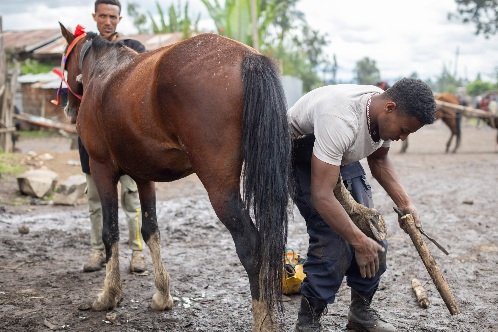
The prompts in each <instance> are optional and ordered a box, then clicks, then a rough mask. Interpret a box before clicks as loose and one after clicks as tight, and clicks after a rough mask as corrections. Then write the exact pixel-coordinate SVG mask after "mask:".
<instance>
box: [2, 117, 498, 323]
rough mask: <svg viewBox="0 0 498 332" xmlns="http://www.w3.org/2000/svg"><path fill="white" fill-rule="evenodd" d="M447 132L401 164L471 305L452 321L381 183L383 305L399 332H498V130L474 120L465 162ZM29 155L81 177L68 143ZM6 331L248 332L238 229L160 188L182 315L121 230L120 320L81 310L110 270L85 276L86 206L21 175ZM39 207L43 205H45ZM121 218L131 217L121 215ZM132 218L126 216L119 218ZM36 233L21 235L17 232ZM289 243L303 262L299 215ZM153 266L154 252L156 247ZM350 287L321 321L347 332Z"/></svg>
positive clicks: (9, 248) (31, 144)
mask: <svg viewBox="0 0 498 332" xmlns="http://www.w3.org/2000/svg"><path fill="white" fill-rule="evenodd" d="M448 135H449V131H448V130H447V128H446V127H444V125H443V124H442V123H440V122H439V123H436V124H435V125H432V126H429V127H427V128H424V129H422V130H421V131H420V132H418V133H417V134H415V135H413V137H411V138H410V144H411V146H410V148H409V150H408V153H407V154H404V155H401V154H399V153H398V152H397V151H399V147H400V145H399V144H398V143H396V144H395V145H394V146H393V148H392V150H393V151H392V152H393V153H392V159H393V161H394V163H395V165H396V167H397V169H398V171H399V173H400V176H401V178H402V182H403V183H404V185H405V187H406V188H407V191H408V192H409V193H410V194H411V195H412V197H413V199H414V201H415V202H416V204H417V205H418V208H419V212H420V213H421V216H422V221H423V223H424V228H425V230H426V231H427V233H429V234H430V235H433V236H434V237H436V238H437V239H438V240H439V242H440V243H441V244H443V246H445V247H446V248H447V249H448V250H449V251H450V255H449V256H445V255H444V254H443V253H442V252H440V251H438V250H437V248H436V247H435V246H433V245H430V249H431V251H432V253H433V254H434V256H435V258H436V260H437V262H438V264H439V265H440V267H441V269H442V270H443V271H444V274H445V276H446V279H447V280H448V282H449V284H450V286H451V288H452V290H453V292H454V294H455V296H456V298H457V300H458V302H459V304H460V308H461V312H462V313H461V314H459V315H457V316H451V315H450V314H449V311H448V310H447V308H446V306H445V304H444V302H443V301H442V299H441V298H440V296H439V294H438V292H437V290H436V288H435V286H434V285H433V284H432V282H431V279H430V277H429V275H428V274H427V272H426V270H425V268H424V266H423V264H422V262H421V261H420V259H419V257H418V255H417V253H416V251H415V249H414V247H413V245H412V244H411V241H410V239H409V237H408V236H407V235H406V234H405V233H404V232H403V231H401V230H400V229H399V227H398V225H397V219H396V216H395V214H394V212H393V211H392V206H393V204H392V202H391V201H390V199H389V198H388V197H387V196H386V195H385V194H384V192H383V191H382V189H381V188H380V187H379V185H378V184H377V183H376V182H375V181H373V180H372V185H373V189H374V200H375V202H376V205H377V208H378V209H379V210H380V211H381V212H382V213H384V215H385V216H386V220H387V224H388V230H389V235H388V240H389V243H390V247H389V253H388V271H387V272H386V273H385V275H384V277H383V279H382V282H381V286H380V290H379V292H378V294H377V296H376V297H375V300H374V306H375V307H376V308H378V310H379V311H380V313H381V314H382V315H383V316H384V317H385V318H386V319H387V320H389V321H390V322H392V323H393V324H395V325H396V326H397V327H398V329H399V330H400V331H477V330H480V331H498V289H497V285H498V225H497V224H498V218H497V212H496V211H497V207H498V204H497V203H498V199H497V197H498V171H497V170H498V149H497V146H496V143H495V140H496V130H492V129H490V128H480V129H476V128H475V127H474V126H473V125H470V124H468V123H467V124H465V125H464V128H463V141H462V145H461V148H460V151H459V152H458V153H457V154H444V153H443V151H444V144H445V141H446V139H447V137H448ZM18 146H19V147H20V148H21V150H22V152H23V153H26V152H28V151H29V150H34V151H36V153H38V154H41V153H44V152H49V153H51V154H52V155H54V156H55V159H54V160H49V161H46V162H45V165H47V166H48V167H49V168H51V169H54V170H56V171H57V172H59V174H60V175H61V176H60V178H61V179H64V178H65V177H67V176H69V175H71V174H78V173H79V172H80V169H79V167H78V166H71V165H68V162H69V163H72V162H71V161H72V160H77V159H78V155H77V152H76V151H69V140H68V139H66V138H61V137H59V138H50V139H37V140H27V139H25V140H22V141H21V142H19V145H18ZM0 184H1V186H0V230H1V232H0V270H1V272H0V330H1V331H4V330H5V331H49V330H68V331H250V330H251V319H252V316H251V310H250V295H249V288H248V282H247V279H246V276H245V272H244V270H243V268H242V267H241V265H240V263H239V260H238V258H237V256H236V254H235V250H234V245H233V242H232V239H231V237H230V235H229V233H228V231H227V230H226V229H225V228H224V226H223V225H222V224H221V223H220V222H219V221H218V220H217V218H216V216H215V214H214V212H213V210H212V208H211V206H210V204H209V201H208V199H207V195H206V193H205V191H204V189H203V188H202V186H201V185H200V183H199V181H198V180H197V179H196V178H195V176H191V177H189V178H187V179H185V180H182V181H178V182H176V183H174V184H160V185H158V201H159V202H158V216H159V220H160V225H159V227H160V231H161V236H162V240H161V241H162V254H163V259H164V261H165V262H166V265H167V268H168V269H169V273H170V275H171V279H172V295H173V296H174V297H175V306H174V309H173V310H171V311H167V312H154V311H152V310H151V309H150V300H151V296H152V294H153V292H154V288H153V277H152V274H151V273H149V274H146V275H134V274H129V273H128V270H127V269H128V260H129V256H130V250H129V249H128V247H127V244H126V240H127V227H126V225H125V223H124V221H123V222H120V225H121V241H122V245H121V252H120V255H121V258H122V259H121V277H122V280H123V287H124V298H123V301H122V302H121V304H120V306H119V307H118V308H116V309H115V310H113V311H111V312H110V313H106V312H91V311H82V310H79V309H78V308H79V307H80V306H81V305H82V304H85V303H87V302H89V301H91V300H93V298H94V297H95V295H96V294H97V292H98V291H99V289H100V288H101V286H102V283H103V277H104V272H103V271H100V272H95V273H83V272H81V268H82V264H83V260H84V258H85V257H86V254H87V253H88V250H89V220H88V213H87V206H86V205H85V204H84V203H83V204H80V205H78V206H75V207H63V206H53V205H32V204H29V203H30V200H28V199H26V198H25V197H22V196H20V195H19V193H18V191H17V186H16V183H15V179H14V178H12V177H3V178H0ZM38 203H40V202H38ZM120 213H121V211H120ZM120 216H121V217H122V215H120ZM21 224H25V225H27V226H28V227H29V229H30V232H29V233H28V234H26V235H21V234H20V233H19V232H18V226H19V225H21ZM288 245H289V246H290V247H292V248H294V249H296V250H298V251H300V252H301V253H303V254H305V252H306V246H307V236H306V232H305V227H304V222H303V221H302V219H301V218H300V217H299V216H298V215H297V214H295V217H294V219H293V220H292V221H291V222H290V225H289V239H288ZM146 259H147V263H148V267H149V268H150V266H151V261H150V256H149V255H148V251H146ZM413 277H417V278H419V279H420V280H421V281H422V282H423V284H424V285H425V287H426V289H427V291H428V293H429V299H430V301H431V305H430V306H429V308H428V309H422V308H420V307H419V306H418V305H417V302H416V301H415V298H414V295H413V292H412V290H411V286H410V282H411V279H412V278H413ZM349 294H350V291H349V289H348V287H347V286H346V285H343V287H341V289H340V291H339V294H338V299H337V302H336V303H335V304H333V305H329V310H328V313H327V314H326V315H325V316H324V318H323V323H324V330H325V331H342V330H344V329H345V324H346V321H347V310H348V305H349V301H348V300H349ZM284 300H285V303H284V307H285V330H286V331H292V329H293V324H294V322H295V319H296V314H297V309H298V304H299V296H290V297H285V299H284Z"/></svg>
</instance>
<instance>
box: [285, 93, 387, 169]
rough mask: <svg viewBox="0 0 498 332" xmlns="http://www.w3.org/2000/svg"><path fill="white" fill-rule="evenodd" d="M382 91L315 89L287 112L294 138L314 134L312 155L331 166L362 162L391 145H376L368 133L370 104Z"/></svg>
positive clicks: (381, 142)
mask: <svg viewBox="0 0 498 332" xmlns="http://www.w3.org/2000/svg"><path fill="white" fill-rule="evenodd" d="M382 92H383V90H382V89H380V88H378V87H376V86H373V85H355V84H338V85H329V86H324V87H321V88H318V89H315V90H313V91H311V92H309V93H307V94H306V95H304V96H303V97H301V98H300V99H299V100H298V101H297V102H296V104H294V106H292V107H291V108H290V109H289V110H288V112H287V116H288V120H289V124H290V126H291V131H292V135H293V137H299V136H302V135H307V134H315V145H314V147H313V154H314V155H315V157H317V158H318V159H320V160H321V161H323V162H326V163H328V164H331V165H336V166H340V165H347V164H350V163H352V162H355V161H359V160H361V159H363V158H365V157H367V156H369V155H370V154H372V153H373V152H374V151H375V150H377V149H378V148H380V147H381V146H383V147H389V145H390V141H383V140H380V141H379V142H374V141H373V140H372V138H371V136H370V134H369V132H368V125H367V112H366V107H367V101H368V99H369V98H371V97H372V96H373V95H375V94H378V93H382Z"/></svg>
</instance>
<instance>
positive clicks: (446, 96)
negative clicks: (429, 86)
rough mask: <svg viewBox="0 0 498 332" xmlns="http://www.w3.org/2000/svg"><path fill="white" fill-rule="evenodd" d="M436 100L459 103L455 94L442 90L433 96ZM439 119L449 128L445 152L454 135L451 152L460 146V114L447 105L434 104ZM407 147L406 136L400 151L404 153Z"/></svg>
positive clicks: (447, 150) (448, 148)
mask: <svg viewBox="0 0 498 332" xmlns="http://www.w3.org/2000/svg"><path fill="white" fill-rule="evenodd" d="M435 99H436V100H441V101H445V102H447V103H450V104H455V105H460V101H459V99H458V97H457V96H455V95H452V94H451V93H448V92H443V93H440V94H437V95H436V96H435ZM437 119H441V120H442V121H443V122H444V123H445V124H446V125H447V126H448V128H449V129H450V131H451V135H450V138H449V139H448V142H446V153H448V152H449V150H450V147H451V142H452V141H453V137H456V143H455V147H454V148H453V151H452V152H453V153H455V152H456V150H457V149H458V147H459V146H460V139H461V137H462V131H461V119H462V117H461V114H458V113H456V112H455V111H454V110H451V109H449V108H447V107H444V106H440V105H437V106H436V120H437ZM407 149H408V138H407V139H405V140H404V141H403V145H402V146H401V151H400V152H401V153H405V152H406V150H407Z"/></svg>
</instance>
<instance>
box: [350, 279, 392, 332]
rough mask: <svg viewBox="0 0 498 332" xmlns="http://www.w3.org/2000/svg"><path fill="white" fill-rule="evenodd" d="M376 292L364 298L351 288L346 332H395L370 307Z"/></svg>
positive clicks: (390, 325)
mask: <svg viewBox="0 0 498 332" xmlns="http://www.w3.org/2000/svg"><path fill="white" fill-rule="evenodd" d="M376 290H377V289H375V290H374V291H373V292H372V294H370V295H368V296H366V297H364V296H361V295H360V294H359V293H357V292H356V291H355V290H354V289H352V288H351V305H350V307H349V313H348V324H347V325H346V328H347V329H348V331H357V332H363V331H365V332H377V331H384V332H391V331H396V328H395V327H394V326H393V325H392V324H390V323H388V322H386V321H385V320H384V319H382V318H381V317H380V315H379V313H378V312H377V311H375V310H374V309H372V308H371V307H370V304H371V303H372V298H373V296H374V294H375V291H376Z"/></svg>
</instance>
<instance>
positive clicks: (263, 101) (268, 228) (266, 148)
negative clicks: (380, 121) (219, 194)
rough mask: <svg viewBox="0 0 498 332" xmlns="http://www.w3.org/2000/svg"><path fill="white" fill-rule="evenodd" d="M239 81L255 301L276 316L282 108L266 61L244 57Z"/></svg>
mask: <svg viewBox="0 0 498 332" xmlns="http://www.w3.org/2000/svg"><path fill="white" fill-rule="evenodd" d="M242 79H243V83H244V115H243V134H242V135H243V136H242V155H243V158H244V166H243V175H242V176H243V180H242V185H243V200H244V204H245V207H246V208H247V209H248V210H249V211H250V212H251V213H253V214H254V220H255V224H256V227H257V229H258V231H259V243H260V253H259V254H260V262H259V267H260V272H259V284H260V296H259V298H260V300H263V301H265V302H266V303H267V304H268V306H269V307H270V308H272V307H273V305H275V304H277V307H278V309H279V310H280V309H282V308H281V301H280V299H281V295H282V293H281V291H282V273H283V254H284V250H285V244H286V241H287V208H288V199H289V196H290V187H291V186H290V169H291V140H290V136H289V127H288V123H287V115H286V113H287V104H286V101H285V95H284V91H283V89H282V85H281V82H280V78H279V75H278V71H277V70H276V68H275V66H274V65H273V63H272V62H271V60H270V59H269V58H267V57H265V56H263V55H258V54H247V55H246V56H245V57H244V60H243V63H242ZM275 300H276V302H277V303H275Z"/></svg>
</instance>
